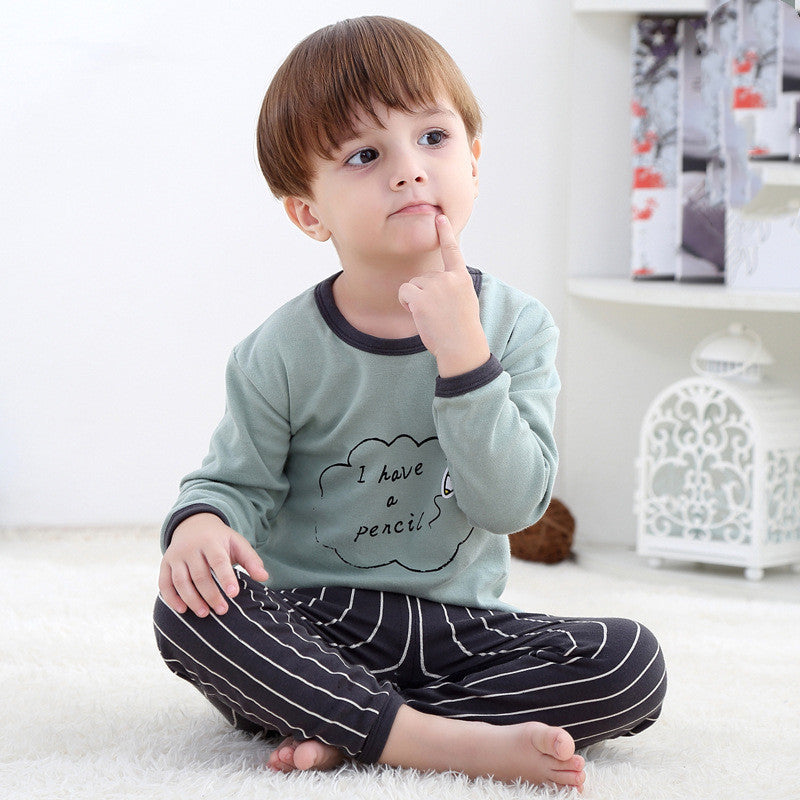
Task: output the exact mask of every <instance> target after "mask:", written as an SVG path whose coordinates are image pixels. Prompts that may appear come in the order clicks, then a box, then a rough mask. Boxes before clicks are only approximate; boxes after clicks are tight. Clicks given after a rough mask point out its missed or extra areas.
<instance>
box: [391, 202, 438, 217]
mask: <svg viewBox="0 0 800 800" xmlns="http://www.w3.org/2000/svg"><path fill="white" fill-rule="evenodd" d="M441 213H442V207H441V206H436V205H433V204H432V203H422V202H414V203H409V204H408V205H405V206H403V207H402V208H401V209H398V210H397V211H395V212H394V213H393V214H391V215H390V216H392V217H404V216H413V215H415V214H422V215H436V214H441Z"/></svg>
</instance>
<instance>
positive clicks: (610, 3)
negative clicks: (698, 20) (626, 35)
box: [572, 0, 708, 14]
mask: <svg viewBox="0 0 800 800" xmlns="http://www.w3.org/2000/svg"><path fill="white" fill-rule="evenodd" d="M572 7H573V8H574V9H575V11H600V12H603V13H609V12H619V11H622V12H629V13H640V14H647V13H652V14H705V12H706V11H707V10H708V2H707V0H573V6H572Z"/></svg>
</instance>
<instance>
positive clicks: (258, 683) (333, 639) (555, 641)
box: [154, 571, 666, 762]
mask: <svg viewBox="0 0 800 800" xmlns="http://www.w3.org/2000/svg"><path fill="white" fill-rule="evenodd" d="M238 575H239V581H240V586H241V591H240V593H239V595H238V596H237V597H236V598H233V599H230V598H229V599H228V606H229V610H228V612H227V613H226V614H224V615H216V614H214V613H213V612H212V613H211V614H210V615H209V616H208V617H205V618H199V617H197V616H195V615H194V614H193V613H192V612H191V611H187V612H186V613H185V614H178V613H177V612H175V611H173V610H172V609H171V608H169V606H167V605H166V604H165V603H164V602H163V600H162V599H161V598H160V597H159V598H158V600H157V601H156V606H155V616H154V621H155V631H156V640H157V643H158V647H159V650H160V651H161V654H162V656H163V658H164V660H165V661H166V663H167V665H168V666H169V668H170V669H171V670H172V671H173V672H175V673H176V674H177V675H179V676H180V677H181V678H184V679H185V680H187V681H189V682H190V683H192V684H193V685H194V686H195V687H196V688H197V689H199V690H200V691H201V692H202V693H203V694H204V695H205V696H206V697H207V698H208V700H209V701H210V702H211V703H212V704H213V705H214V706H215V707H216V708H218V709H219V710H220V711H221V712H222V713H223V714H224V715H225V716H226V717H227V718H228V720H229V721H230V722H231V723H232V724H233V725H235V726H236V727H238V728H242V729H244V730H250V731H253V732H255V731H263V730H276V731H278V732H279V733H280V734H282V735H292V736H295V737H297V738H300V739H310V738H313V739H318V740H319V741H322V742H325V743H327V744H330V745H334V746H335V747H338V748H340V749H341V750H343V751H344V752H345V753H347V754H348V755H350V756H352V757H355V758H358V759H359V760H361V761H364V762H374V761H376V760H377V759H378V758H379V757H380V755H381V752H382V751H383V747H384V745H385V743H386V739H387V737H388V734H389V730H390V729H391V726H392V722H393V721H394V717H395V714H396V713H397V710H398V708H399V707H400V706H401V705H402V704H404V703H405V704H407V705H409V706H410V707H412V708H415V709H417V710H419V711H423V712H426V713H430V714H437V715H441V716H447V717H453V718H458V719H465V720H481V721H484V722H490V723H494V724H497V725H510V724H513V723H517V722H525V721H528V720H538V721H540V722H545V723H547V724H549V725H557V726H560V727H563V728H566V729H567V730H568V731H569V732H570V734H571V735H572V736H573V738H574V739H575V741H576V745H577V746H578V747H583V746H586V745H589V744H592V743H594V742H598V741H602V740H603V739H610V738H613V737H617V736H630V735H633V734H635V733H638V732H639V731H642V730H644V729H645V728H647V727H649V726H650V725H651V724H652V723H653V722H654V721H655V719H656V718H657V717H658V715H659V713H660V711H661V704H662V702H663V699H664V694H665V691H666V671H665V667H664V659H663V657H662V654H661V650H660V648H659V646H658V643H657V641H656V640H655V638H654V636H653V635H652V633H650V631H648V630H647V628H645V627H643V626H642V625H640V624H638V623H637V622H634V621H632V620H627V619H616V618H612V619H591V618H586V619H582V618H573V619H562V618H558V617H552V616H548V615H544V614H527V613H511V612H506V611H489V610H485V609H477V608H463V607H460V606H451V605H445V604H442V603H435V602H431V601H428V600H422V599H420V598H417V597H412V596H407V595H403V594H396V593H392V592H380V591H372V590H367V589H349V588H343V587H334V588H331V587H328V588H323V589H294V590H274V589H265V588H264V586H263V585H262V584H260V583H258V582H257V581H254V580H252V579H251V578H250V577H249V576H248V575H247V574H246V573H244V572H241V571H239V572H238Z"/></svg>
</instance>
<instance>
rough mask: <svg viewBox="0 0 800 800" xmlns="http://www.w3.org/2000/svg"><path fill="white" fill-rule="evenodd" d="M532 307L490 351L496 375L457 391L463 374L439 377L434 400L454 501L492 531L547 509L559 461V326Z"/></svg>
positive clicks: (521, 523) (520, 524) (514, 527)
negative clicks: (502, 344)
mask: <svg viewBox="0 0 800 800" xmlns="http://www.w3.org/2000/svg"><path fill="white" fill-rule="evenodd" d="M531 311H532V310H531V309H523V312H522V313H521V314H520V317H519V319H518V321H517V324H516V326H515V329H514V332H513V334H512V336H511V338H510V340H509V342H508V345H507V346H506V348H505V351H504V352H503V353H501V354H499V359H498V360H494V359H493V360H494V363H495V369H494V374H495V377H493V378H491V379H489V380H488V382H485V383H483V385H479V386H478V388H475V389H471V390H467V391H460V388H461V387H463V386H464V383H463V380H458V379H457V380H456V381H453V382H449V381H448V382H444V381H440V382H439V383H438V386H437V396H436V397H435V399H434V405H433V410H434V420H435V423H436V429H437V432H438V434H439V441H440V444H441V445H442V449H443V450H444V452H445V454H446V456H447V461H448V465H449V468H450V476H451V480H452V483H453V489H454V490H455V497H456V502H457V503H458V505H459V507H460V508H461V510H462V511H463V512H464V513H465V514H466V515H467V517H468V518H469V519H470V520H471V521H472V522H473V523H474V524H476V525H479V526H480V527H482V528H485V529H486V530H490V531H493V532H495V533H513V532H515V531H518V530H521V529H522V528H524V527H526V526H528V525H532V524H533V523H534V522H535V521H536V520H538V519H539V517H541V516H542V514H543V513H544V512H545V510H546V509H547V505H548V503H549V502H550V497H551V495H552V491H553V483H554V481H555V476H556V470H557V466H558V453H557V450H556V444H555V438H554V436H553V423H554V421H555V403H556V397H557V395H558V391H559V388H560V383H559V379H558V375H557V373H556V370H555V366H554V359H555V351H556V343H557V339H558V332H557V329H556V328H555V326H554V325H553V324H552V320H549V318H548V319H547V320H546V321H545V322H544V323H543V324H542V321H541V320H540V319H539V315H538V314H533V313H531ZM536 323H540V327H539V328H538V329H535V328H534V325H536ZM488 366H489V365H487V369H488ZM464 378H469V376H464ZM487 378H490V375H486V376H485V377H484V380H486V379H487ZM459 384H460V386H459ZM448 389H450V390H452V392H453V393H452V394H449V396H448Z"/></svg>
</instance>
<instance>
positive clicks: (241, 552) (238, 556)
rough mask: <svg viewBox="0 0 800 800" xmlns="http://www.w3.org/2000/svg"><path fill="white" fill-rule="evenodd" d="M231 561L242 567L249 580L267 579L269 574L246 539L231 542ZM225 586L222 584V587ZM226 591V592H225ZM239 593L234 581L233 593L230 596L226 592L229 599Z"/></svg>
mask: <svg viewBox="0 0 800 800" xmlns="http://www.w3.org/2000/svg"><path fill="white" fill-rule="evenodd" d="M231 561H232V562H233V563H234V564H239V566H241V567H244V568H245V569H246V570H247V572H248V574H249V575H250V577H251V578H255V579H256V580H257V581H265V580H267V578H269V573H268V572H267V570H266V569H265V568H264V562H263V561H262V560H261V556H259V554H258V553H256V551H255V549H254V548H253V546H252V545H251V544H250V542H248V541H247V539H244V538H239V539H234V540H233V541H232V542H231ZM224 585H225V584H223V586H224ZM226 591H227V590H226ZM238 592H239V582H238V581H235V592H234V594H231V593H230V592H228V596H229V597H235V596H236V594H238Z"/></svg>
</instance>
